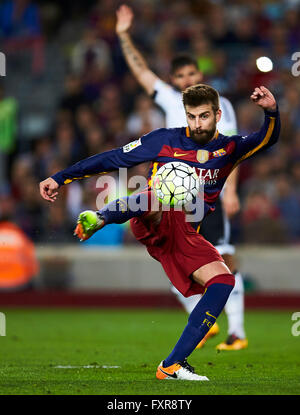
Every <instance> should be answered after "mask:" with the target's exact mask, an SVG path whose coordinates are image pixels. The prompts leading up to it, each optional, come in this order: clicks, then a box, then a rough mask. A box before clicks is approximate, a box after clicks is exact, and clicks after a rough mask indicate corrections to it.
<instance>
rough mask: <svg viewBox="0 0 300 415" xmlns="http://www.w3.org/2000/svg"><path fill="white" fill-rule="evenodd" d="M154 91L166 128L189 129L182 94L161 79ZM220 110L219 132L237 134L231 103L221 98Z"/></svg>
mask: <svg viewBox="0 0 300 415" xmlns="http://www.w3.org/2000/svg"><path fill="white" fill-rule="evenodd" d="M154 91H155V96H154V102H155V103H156V104H157V105H158V106H160V107H161V109H162V110H163V111H164V112H165V115H166V127H167V128H176V127H187V121H186V115H185V110H184V106H183V103H182V96H181V92H179V91H177V90H176V89H174V88H173V87H172V86H170V85H168V84H166V83H165V82H163V81H162V80H161V79H158V80H157V81H156V82H155V84H154ZM220 108H221V111H222V116H221V119H220V121H219V122H218V125H217V128H218V130H219V132H220V133H221V134H223V135H228V136H231V135H234V134H237V124H236V116H235V112H234V109H233V107H232V105H231V103H230V101H229V100H228V99H227V98H224V97H221V96H220Z"/></svg>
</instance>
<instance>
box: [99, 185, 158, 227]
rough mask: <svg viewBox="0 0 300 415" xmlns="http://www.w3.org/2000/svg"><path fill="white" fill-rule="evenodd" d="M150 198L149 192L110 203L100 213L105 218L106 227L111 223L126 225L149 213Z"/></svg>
mask: <svg viewBox="0 0 300 415" xmlns="http://www.w3.org/2000/svg"><path fill="white" fill-rule="evenodd" d="M150 197H151V196H150V192H148V191H147V192H142V193H138V194H135V195H131V196H125V197H121V198H119V199H116V200H114V201H112V202H110V203H108V204H107V205H106V206H105V207H104V208H103V209H101V210H99V211H98V212H99V213H100V215H101V216H102V217H103V219H104V221H105V225H108V224H109V223H124V222H127V221H128V220H130V219H132V218H136V217H139V216H142V215H143V214H144V213H145V212H147V211H149V210H150Z"/></svg>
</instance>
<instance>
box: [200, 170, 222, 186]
mask: <svg viewBox="0 0 300 415" xmlns="http://www.w3.org/2000/svg"><path fill="white" fill-rule="evenodd" d="M219 171H220V169H198V168H197V167H196V172H197V174H198V176H199V181H200V184H201V185H207V186H212V185H214V184H217V180H218V174H219Z"/></svg>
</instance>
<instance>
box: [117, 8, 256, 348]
mask: <svg viewBox="0 0 300 415" xmlns="http://www.w3.org/2000/svg"><path fill="white" fill-rule="evenodd" d="M133 17H134V16H133V12H132V10H131V8H130V7H128V6H126V5H122V6H121V7H120V8H119V9H118V10H117V23H116V32H117V35H118V37H119V39H120V45H121V48H122V51H123V54H124V56H125V59H126V61H127V63H128V66H129V68H130V70H131V72H132V73H133V75H134V76H135V78H136V79H137V81H138V82H139V83H140V85H141V86H142V87H143V88H144V89H145V91H146V92H147V94H148V95H149V96H151V97H153V99H154V102H155V103H156V104H157V105H159V106H160V107H161V108H162V109H163V110H164V112H165V115H166V127H167V128H172V127H182V126H186V125H187V123H186V115H185V111H184V107H183V104H182V97H181V91H184V90H185V89H186V88H187V87H189V86H192V85H195V84H197V83H199V82H201V80H202V74H201V72H200V71H199V70H198V68H197V63H196V62H195V61H194V60H193V59H191V58H190V57H188V56H178V57H176V58H174V59H173V61H172V63H171V82H172V86H170V85H168V84H166V83H165V82H163V81H162V80H161V79H159V77H158V76H157V75H156V74H154V73H153V72H152V71H151V69H150V68H149V67H148V65H147V63H146V62H145V59H144V58H143V56H142V55H141V53H140V52H139V51H138V50H137V48H136V46H135V45H134V43H133V41H132V39H131V36H130V34H129V32H128V31H129V29H130V27H131V25H132V21H133ZM220 109H221V111H222V114H223V116H222V117H221V119H220V121H219V123H218V130H219V131H220V133H222V134H224V135H233V134H237V125H236V117H235V112H234V109H233V107H232V105H231V103H230V102H229V101H228V99H226V98H224V97H220ZM237 178H238V169H235V170H234V171H233V172H232V173H231V174H230V176H229V178H228V180H227V182H226V186H225V187H224V190H223V192H222V194H221V198H220V199H218V201H217V203H216V208H215V212H214V214H213V215H209V216H208V217H207V218H206V219H205V220H204V221H203V223H202V225H201V228H200V230H199V232H200V233H201V235H203V236H204V237H205V238H206V239H207V240H208V241H209V242H211V243H212V244H213V245H214V246H215V247H216V249H217V250H218V252H219V253H220V254H221V255H222V256H223V259H224V261H225V263H226V265H227V266H228V267H229V269H230V271H231V272H232V273H233V274H234V275H235V286H234V289H233V291H232V294H231V295H230V297H229V299H228V302H227V304H226V306H225V313H226V316H227V319H228V337H227V339H226V341H224V342H223V343H221V344H219V345H218V346H217V348H218V349H219V350H240V349H244V348H246V347H247V346H248V340H247V338H246V334H245V329H244V284H243V279H242V276H241V274H240V273H239V272H238V270H237V264H236V260H235V256H234V254H235V247H234V246H233V245H232V244H231V241H230V222H229V219H228V218H229V217H232V216H233V215H234V214H235V213H237V211H238V210H239V198H238V196H237V191H236V187H237ZM172 292H173V293H174V294H176V295H177V297H178V300H179V301H180V302H181V304H182V305H183V307H184V308H185V310H186V311H187V312H188V313H189V314H190V313H191V312H192V310H193V309H194V307H195V306H196V304H198V302H199V300H200V297H201V296H200V295H196V296H192V297H188V298H185V297H184V296H183V295H182V294H181V293H180V292H179V291H178V290H176V288H174V287H172ZM218 332H219V328H218V325H217V324H215V325H214V326H213V327H212V329H211V330H210V331H209V332H208V334H207V336H206V337H205V338H204V339H203V340H202V342H201V343H199V345H198V346H197V347H198V348H200V347H202V346H203V344H204V343H205V341H206V339H207V338H208V337H210V336H214V335H215V334H217V333H218Z"/></svg>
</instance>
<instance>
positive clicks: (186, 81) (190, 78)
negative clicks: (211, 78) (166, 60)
mask: <svg viewBox="0 0 300 415" xmlns="http://www.w3.org/2000/svg"><path fill="white" fill-rule="evenodd" d="M202 78H203V76H202V73H201V72H200V71H198V69H197V67H196V66H195V65H185V66H183V67H182V68H179V69H177V71H176V72H174V74H173V75H172V76H171V81H172V84H173V86H175V88H177V89H179V90H180V91H184V90H185V89H186V88H188V87H189V86H193V85H196V84H199V83H200V82H201V81H202Z"/></svg>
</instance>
